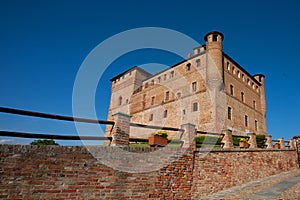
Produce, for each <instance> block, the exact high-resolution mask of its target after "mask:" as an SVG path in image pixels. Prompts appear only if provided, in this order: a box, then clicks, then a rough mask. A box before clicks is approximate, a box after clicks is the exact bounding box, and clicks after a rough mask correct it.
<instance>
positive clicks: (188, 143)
mask: <svg viewBox="0 0 300 200" xmlns="http://www.w3.org/2000/svg"><path fill="white" fill-rule="evenodd" d="M195 127H196V126H195V125H194V124H190V123H187V124H182V125H181V129H183V134H182V137H181V140H182V141H183V142H184V143H183V145H182V148H189V147H192V148H196V142H195V136H196V133H197V130H196V128H195Z"/></svg>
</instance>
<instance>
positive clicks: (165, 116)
mask: <svg viewBox="0 0 300 200" xmlns="http://www.w3.org/2000/svg"><path fill="white" fill-rule="evenodd" d="M167 115H168V111H167V110H165V111H164V118H167Z"/></svg>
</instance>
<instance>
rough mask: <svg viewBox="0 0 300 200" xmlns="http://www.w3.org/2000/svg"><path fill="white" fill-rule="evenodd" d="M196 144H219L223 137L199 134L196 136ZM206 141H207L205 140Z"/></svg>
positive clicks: (198, 145) (199, 145)
mask: <svg viewBox="0 0 300 200" xmlns="http://www.w3.org/2000/svg"><path fill="white" fill-rule="evenodd" d="M195 141H196V146H197V147H201V146H202V144H203V145H215V147H216V146H217V145H220V144H221V141H222V138H219V137H214V136H197V137H195ZM204 141H205V142H204Z"/></svg>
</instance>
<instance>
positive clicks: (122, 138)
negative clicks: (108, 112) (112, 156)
mask: <svg viewBox="0 0 300 200" xmlns="http://www.w3.org/2000/svg"><path fill="white" fill-rule="evenodd" d="M113 117H114V121H115V125H114V128H113V130H112V133H111V136H112V141H111V144H110V145H111V146H118V147H122V146H128V145H129V130H130V117H131V116H130V115H128V114H124V113H115V114H113Z"/></svg>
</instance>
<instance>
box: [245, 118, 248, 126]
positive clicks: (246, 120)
mask: <svg viewBox="0 0 300 200" xmlns="http://www.w3.org/2000/svg"><path fill="white" fill-rule="evenodd" d="M245 126H246V127H248V116H247V115H245Z"/></svg>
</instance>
